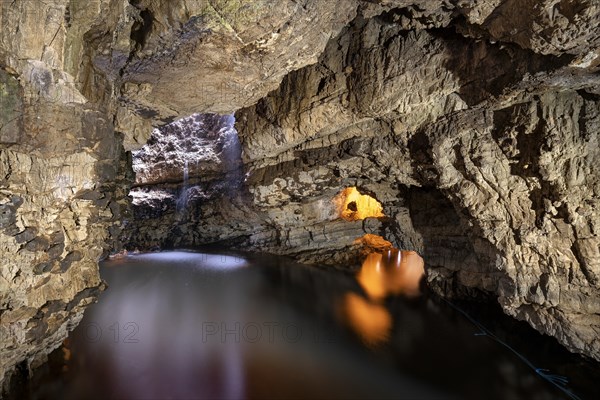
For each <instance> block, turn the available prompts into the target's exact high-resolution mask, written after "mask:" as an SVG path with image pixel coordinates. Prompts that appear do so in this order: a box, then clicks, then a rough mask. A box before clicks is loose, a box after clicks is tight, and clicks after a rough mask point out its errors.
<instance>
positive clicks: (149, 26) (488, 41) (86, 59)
mask: <svg viewBox="0 0 600 400" xmlns="http://www.w3.org/2000/svg"><path fill="white" fill-rule="evenodd" d="M0 21H1V26H2V30H1V33H0V104H1V108H2V110H1V111H2V112H1V113H0V255H2V259H3V260H4V261H3V263H2V268H1V269H0V318H1V321H0V354H1V355H2V357H1V363H0V379H2V377H3V376H4V375H5V374H6V372H7V371H9V370H12V369H13V368H14V367H15V365H17V364H19V363H22V362H26V363H27V364H28V365H35V364H36V363H38V362H39V361H40V360H43V358H44V355H45V354H46V353H47V352H49V351H50V350H51V349H52V348H54V347H56V346H57V345H58V344H60V342H61V340H62V339H63V338H64V337H65V336H66V334H67V332H68V330H69V329H71V328H72V327H73V326H74V325H76V324H77V322H78V320H79V319H80V318H81V313H82V311H83V309H84V307H85V305H86V304H88V303H89V302H90V301H93V298H94V291H95V290H97V288H98V287H100V286H101V282H100V279H99V276H98V271H97V261H98V259H99V258H100V257H102V256H103V255H105V254H107V252H108V251H110V250H113V251H116V250H119V248H118V243H117V241H118V239H119V237H120V235H121V233H120V232H121V230H122V228H123V226H124V224H126V231H125V234H124V236H122V237H124V238H125V239H126V240H127V242H128V247H129V248H130V249H132V248H133V247H140V248H152V247H154V246H159V247H164V246H169V245H170V246H191V245H198V244H203V243H214V242H218V241H227V243H229V244H232V245H236V246H238V247H242V248H247V249H253V250H261V251H270V252H275V253H280V254H289V255H293V256H295V257H297V258H298V259H300V260H302V261H306V262H319V263H330V264H334V265H338V264H340V263H348V262H351V261H353V259H354V258H356V256H357V255H358V254H359V253H360V248H361V246H362V245H361V243H360V242H355V240H356V239H357V238H360V237H362V236H363V235H365V234H367V233H371V234H378V235H381V236H383V237H385V238H386V239H388V240H390V241H391V242H392V244H393V245H394V246H396V247H398V248H402V249H407V250H417V251H419V252H420V253H421V254H422V255H423V256H424V258H425V262H426V265H427V269H428V280H429V283H430V285H431V286H432V287H433V288H435V289H436V290H437V291H439V292H440V293H443V294H445V295H460V296H463V295H468V296H473V295H485V296H487V297H497V298H498V300H499V301H500V303H501V305H502V306H503V308H504V309H505V311H506V312H507V313H509V314H511V315H514V316H516V317H517V318H520V319H525V320H527V321H529V322H530V323H531V324H532V326H534V327H535V328H536V329H538V330H540V331H542V332H546V333H549V334H551V335H554V336H555V337H557V338H558V339H559V340H560V341H561V342H562V343H563V344H565V346H567V347H568V348H570V349H571V350H573V351H577V352H582V353H584V354H587V355H590V356H592V357H595V358H596V359H600V342H599V340H598V337H600V317H599V315H600V249H599V247H600V240H599V230H600V226H599V224H600V216H599V209H600V205H599V202H600V177H599V174H600V173H599V172H598V169H597V168H596V167H595V166H596V165H597V164H598V162H599V161H600V160H599V158H600V150H599V146H598V145H599V143H598V140H599V139H598V137H599V132H600V77H599V75H598V70H599V66H600V50H599V49H600V30H599V29H598V26H600V9H599V6H598V5H597V4H596V3H595V2H593V1H591V0H572V1H566V0H563V1H559V0H541V1H534V0H528V1H522V0H476V1H464V0H446V1H438V0H369V1H367V0H338V1H331V0H294V1H292V0H279V1H276V2H273V1H269V0H261V1H251V2H250V1H239V0H205V1H201V0H198V1H191V0H186V1H182V2H167V1H158V0H131V1H129V2H127V1H122V0H99V1H94V2H80V1H77V0H70V1H68V0H54V1H52V2H32V1H26V0H16V1H13V2H3V3H2V4H1V6H0ZM234 111H236V114H235V117H236V120H237V122H236V128H237V130H238V132H239V137H240V141H241V143H240V147H238V146H237V144H235V143H232V142H230V141H227V140H224V138H226V137H231V136H230V135H224V136H223V135H222V133H224V132H231V130H230V128H227V124H228V123H230V121H229V120H227V119H225V120H223V119H220V118H218V117H215V116H213V117H202V118H205V119H202V118H200V117H198V118H200V119H197V120H196V123H197V125H198V126H196V127H194V128H193V129H194V130H193V131H190V130H186V129H187V128H185V127H184V128H183V129H179V128H181V127H179V128H176V129H175V128H173V126H171V127H167V128H163V129H162V131H163V132H167V133H168V134H170V135H172V136H173V137H177V143H183V144H184V145H185V148H186V149H187V150H193V149H194V148H195V149H196V150H198V151H197V152H196V153H194V151H192V152H190V154H189V155H188V156H189V157H185V156H181V157H179V156H178V153H177V152H176V151H175V150H176V149H175V148H174V149H172V151H171V153H170V154H169V153H168V152H167V153H166V154H162V151H163V150H164V149H167V147H166V146H167V145H168V144H169V143H167V142H161V139H160V137H155V138H153V139H151V142H150V144H151V145H153V146H155V150H154V153H153V152H152V150H149V151H148V150H145V151H146V153H142V154H139V155H138V156H139V157H138V158H137V159H138V160H141V163H140V164H138V165H137V166H136V169H137V170H138V173H139V174H138V178H137V179H138V181H137V182H134V178H133V176H132V174H131V169H130V168H131V164H132V159H131V157H130V155H129V154H128V153H126V151H130V150H136V149H138V148H140V147H141V146H143V145H144V144H145V143H146V141H148V139H149V138H150V135H151V133H152V126H155V127H156V126H160V125H164V124H166V123H169V122H172V121H173V120H174V119H175V118H179V117H186V116H189V115H190V114H192V113H194V112H201V113H207V112H212V113H221V114H229V113H232V112H234ZM211 118H212V119H211ZM211 121H212V122H211ZM222 122H227V123H226V124H225V126H226V129H225V130H224V131H223V132H220V131H219V129H220V127H221V125H220V124H221V123H222ZM192 125H193V124H192ZM200 125H202V126H200ZM173 129H175V130H173ZM177 129H179V130H177ZM169 132H170V133H169ZM188 134H189V135H188ZM190 135H191V136H190ZM190 138H195V140H190ZM179 139H182V141H181V142H180V141H179ZM185 139H187V143H185V141H186V140H185ZM171 144H172V143H171ZM156 149H159V150H158V151H157V150H156ZM200 149H210V151H209V152H206V153H204V152H202V153H201V152H200ZM202 151H204V150H202ZM161 154H162V160H160V156H161ZM194 154H196V155H198V157H191V156H192V155H194ZM234 154H241V160H242V162H243V165H241V164H240V163H239V161H238V159H237V157H234V156H233V155H234ZM165 156H166V157H165ZM232 157H233V158H234V159H236V161H234V162H232V161H231V159H232ZM188 158H189V159H188ZM144 161H145V164H144V163H143V162H144ZM186 161H187V164H188V177H187V180H186V182H185V185H188V186H189V187H184V174H183V169H184V166H185V163H186ZM192 161H194V163H193V165H194V166H193V167H190V166H191V165H192V163H191V162H192ZM152 167H156V168H152ZM130 185H134V186H137V188H136V189H135V193H136V196H135V197H134V201H135V202H134V213H133V214H134V215H135V217H136V218H133V217H132V216H131V215H130V214H129V209H130V201H131V200H130V199H129V198H128V197H127V193H128V191H129V186H130ZM351 186H356V187H357V188H358V189H359V190H360V191H361V192H362V193H364V194H369V195H372V196H373V197H375V198H376V199H377V200H378V201H380V202H381V204H382V205H383V212H384V214H385V215H386V217H382V218H378V219H377V218H368V219H365V220H362V221H346V220H343V219H341V218H340V217H339V210H338V209H337V208H336V205H335V201H334V199H335V198H336V196H338V195H339V193H340V192H341V191H342V190H343V189H344V188H347V187H351ZM182 194H184V196H182ZM182 198H183V203H184V206H185V207H181V204H182V201H181V199H182ZM178 200H180V201H179V202H178ZM178 205H179V207H178ZM354 261H355V260H354Z"/></svg>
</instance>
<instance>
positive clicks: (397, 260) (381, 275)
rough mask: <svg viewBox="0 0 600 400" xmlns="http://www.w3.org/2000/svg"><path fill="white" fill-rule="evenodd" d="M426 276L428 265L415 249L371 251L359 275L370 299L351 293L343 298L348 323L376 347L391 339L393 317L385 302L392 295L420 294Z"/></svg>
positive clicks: (362, 337) (414, 295)
mask: <svg viewBox="0 0 600 400" xmlns="http://www.w3.org/2000/svg"><path fill="white" fill-rule="evenodd" d="M424 275H425V264H424V262H423V258H421V257H420V256H419V255H418V254H417V253H416V252H414V251H400V250H396V249H394V250H388V251H387V252H386V253H385V254H381V253H370V254H369V255H368V256H367V258H366V259H365V261H364V262H363V264H362V267H361V269H360V271H359V273H358V275H357V277H356V279H357V280H358V282H359V283H360V285H361V286H362V288H363V289H364V291H365V293H366V294H367V296H368V298H364V297H361V296H359V295H357V294H355V293H352V292H350V293H348V294H346V295H345V296H344V300H343V314H344V318H345V319H346V322H347V324H348V325H349V326H350V327H351V328H352V329H353V330H354V331H355V332H356V333H357V334H358V335H359V336H360V337H361V339H362V340H363V342H364V343H365V344H366V345H368V346H370V347H375V346H378V345H381V344H384V343H385V342H387V341H388V340H389V337H390V332H391V329H392V316H391V314H390V312H389V311H388V309H387V308H386V307H385V306H384V305H383V304H382V302H383V300H384V299H385V298H386V297H387V296H390V295H404V296H406V297H416V296H418V295H419V294H420V293H421V292H420V283H421V280H422V278H423V276H424Z"/></svg>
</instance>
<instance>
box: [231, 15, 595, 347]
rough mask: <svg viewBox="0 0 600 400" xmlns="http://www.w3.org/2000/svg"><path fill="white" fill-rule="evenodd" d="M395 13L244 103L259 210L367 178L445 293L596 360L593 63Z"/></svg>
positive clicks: (396, 230) (247, 155) (396, 237)
mask: <svg viewBox="0 0 600 400" xmlns="http://www.w3.org/2000/svg"><path fill="white" fill-rule="evenodd" d="M592 11H593V12H592ZM592 11H590V10H587V11H585V13H586V15H588V14H587V13H588V12H589V13H593V17H594V18H596V17H597V10H595V11H594V10H592ZM396 12H398V11H396ZM594 13H595V14H594ZM400 14H402V13H400ZM391 21H393V18H390V15H389V14H388V15H386V16H385V18H383V17H374V18H372V19H370V20H368V21H361V19H360V18H359V19H357V20H356V21H354V22H353V23H352V24H351V25H350V26H349V27H348V28H347V29H346V30H345V31H344V32H342V34H341V35H340V36H339V37H338V38H337V39H336V40H335V41H333V42H331V43H330V46H328V48H327V49H326V50H325V52H324V54H323V56H322V57H321V59H320V62H319V63H318V64H317V65H315V66H311V67H307V68H305V69H303V70H300V71H297V72H295V73H292V74H290V75H289V76H288V78H286V79H285V80H284V82H283V83H282V85H281V87H280V89H279V90H278V91H277V92H273V93H271V94H270V95H269V96H267V97H266V98H265V99H262V100H261V101H259V103H258V104H257V105H256V106H254V107H252V108H249V109H245V110H242V111H240V112H238V114H237V118H238V125H237V127H238V130H239V132H240V137H241V140H242V144H243V159H244V161H245V162H246V163H247V166H248V169H249V174H250V178H249V181H250V192H251V193H252V194H253V201H254V203H255V205H256V206H257V207H262V208H265V207H268V208H273V209H276V208H287V207H290V205H291V204H293V203H294V202H295V201H299V202H309V201H311V200H310V198H311V197H313V196H320V195H323V193H327V192H329V193H330V195H333V193H334V191H335V190H339V189H340V188H343V187H345V186H348V185H356V186H358V187H359V188H363V189H364V190H365V191H366V192H369V193H373V194H374V195H375V197H377V198H378V199H379V200H380V201H381V202H382V203H383V204H384V212H385V213H386V215H387V216H388V217H389V218H390V219H391V221H387V222H384V223H383V224H382V226H381V230H380V233H381V234H383V235H384V236H385V237H386V238H388V239H390V240H392V242H393V243H394V245H396V246H399V247H401V248H408V249H414V250H417V251H419V252H420V253H421V254H423V256H424V258H425V260H426V263H427V265H428V280H429V283H430V285H431V286H433V287H434V288H435V289H436V290H438V291H439V292H440V293H443V294H445V295H470V296H473V295H478V294H483V295H485V296H490V295H493V296H497V297H498V300H499V302H500V304H501V305H502V306H503V308H504V310H505V311H506V312H507V313H509V314H511V315H514V316H516V317H517V318H520V319H524V320H527V321H528V322H529V323H531V325H532V326H534V327H535V328H536V329H538V330H540V331H542V332H545V333H548V334H550V335H553V336H555V337H557V338H558V339H559V341H561V343H563V344H564V345H565V346H567V347H568V348H569V349H571V350H573V351H578V352H582V353H584V354H588V355H591V356H592V357H595V358H597V359H600V341H599V339H598V338H599V337H600V316H599V315H600V314H599V311H600V284H599V281H598V272H599V269H598V268H599V265H600V253H599V245H600V238H599V236H598V233H599V231H598V221H600V213H599V201H600V199H599V197H598V193H599V184H600V175H599V173H598V170H597V168H595V165H597V163H598V157H600V150H599V148H598V140H599V134H600V131H599V125H598V115H599V111H600V97H599V96H598V85H599V83H600V81H599V79H598V75H597V74H594V73H593V72H594V71H596V70H597V68H594V67H589V66H588V68H587V69H585V68H584V69H583V70H584V71H581V65H574V64H572V60H573V59H575V58H572V57H568V56H562V57H549V56H543V55H537V54H535V53H533V52H531V51H528V50H524V49H521V48H519V47H517V46H515V45H510V44H499V43H492V42H489V41H483V40H479V39H471V38H465V37H461V36H458V35H456V34H455V33H454V32H453V31H452V30H451V29H447V28H446V29H441V30H440V29H435V30H410V31H404V30H402V29H401V28H400V27H399V26H398V24H395V23H391ZM462 28H463V26H462V25H460V26H459V27H458V28H457V29H458V31H460V29H462ZM569 34H570V33H569ZM588 34H590V35H593V33H589V32H586V35H588ZM565 35H566V33H565ZM513 40H514V41H515V42H517V43H519V44H522V43H520V42H519V40H520V39H518V38H513ZM573 46H575V44H573ZM529 47H533V48H534V49H535V50H536V51H539V52H540V53H546V52H547V51H546V48H544V47H540V46H533V45H531V46H529ZM567 48H568V49H574V48H575V47H572V46H567V47H565V48H564V49H562V50H561V51H560V52H562V51H566V50H567ZM581 51H587V49H585V50H583V49H582V50H581ZM570 63H571V66H569V64H570ZM299 171H301V172H299ZM301 176H307V177H310V178H309V179H303V178H301ZM393 188H395V189H396V193H395V194H390V189H393ZM442 196H443V197H442ZM302 197H303V198H304V199H302ZM444 198H445V199H444ZM287 214H288V215H289V213H287ZM286 223H291V221H288V222H284V223H281V226H285V225H286ZM278 229H282V228H281V227H279V228H278ZM293 251H294V250H291V252H293Z"/></svg>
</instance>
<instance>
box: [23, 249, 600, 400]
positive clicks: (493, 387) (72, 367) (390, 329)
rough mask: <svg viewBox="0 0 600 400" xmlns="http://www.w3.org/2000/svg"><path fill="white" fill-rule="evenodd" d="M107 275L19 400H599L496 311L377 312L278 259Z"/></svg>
mask: <svg viewBox="0 0 600 400" xmlns="http://www.w3.org/2000/svg"><path fill="white" fill-rule="evenodd" d="M101 275H102V277H103V279H105V280H106V281H107V283H108V285H109V288H108V289H107V290H106V291H105V292H104V293H103V294H102V295H101V296H100V299H99V301H98V303H97V304H95V305H92V306H91V307H89V308H88V310H87V311H86V313H85V316H84V319H83V321H82V322H81V324H80V325H79V326H78V327H77V328H76V329H75V331H73V332H72V334H71V335H70V337H69V339H68V340H67V341H66V343H65V346H63V347H62V348H60V349H58V350H57V351H55V352H54V353H53V354H52V355H51V360H50V362H49V363H48V364H47V365H46V366H45V367H44V368H42V369H41V370H39V371H38V372H37V373H36V375H35V376H34V377H33V379H32V380H31V381H29V382H27V383H23V385H21V386H20V387H18V388H17V389H16V390H15V391H14V392H13V393H12V396H13V397H15V398H31V399H107V398H127V399H163V398H164V399H192V398H200V399H220V398H222V399H262V398H272V399H287V398H297V399H308V398H315V399H325V398H327V399H334V398H340V399H351V398H374V399H383V398H407V399H417V398H421V399H442V398H456V399H464V398H470V399H528V400H529V399H556V398H569V393H572V395H573V396H575V397H573V398H577V397H579V398H582V399H592V398H596V395H597V389H596V388H597V387H598V386H597V381H598V378H600V368H599V367H598V364H597V363H595V362H592V361H589V360H586V359H584V358H582V357H579V356H576V355H572V354H570V353H568V352H567V351H566V350H564V349H563V348H562V347H561V346H560V345H558V344H557V343H556V341H555V340H554V339H552V338H549V337H545V336H542V335H540V334H538V333H536V332H535V331H533V330H532V329H531V328H529V327H528V326H527V325H526V324H524V323H520V322H516V321H514V320H512V319H511V318H508V317H506V316H504V315H503V314H502V313H501V312H500V311H499V310H498V309H497V308H496V307H494V306H491V305H487V306H486V305H473V304H471V305H469V304H462V305H460V310H458V309H456V308H454V307H453V306H452V305H450V304H448V303H446V302H444V301H443V300H441V299H439V298H437V297H435V296H433V295H432V294H428V293H424V294H422V295H421V296H418V297H411V298H407V297H403V296H402V295H397V296H393V297H388V298H387V299H385V300H384V301H380V302H373V301H371V300H370V299H369V298H368V297H367V295H366V292H365V291H364V290H363V289H362V288H361V286H360V285H359V283H358V282H357V280H356V279H355V277H354V276H352V275H349V274H343V273H340V272H337V271H329V270H324V269H318V268H308V267H303V266H299V265H295V264H293V263H291V262H290V261H289V260H287V259H285V258H279V257H273V256H256V255H251V256H242V257H240V256H238V257H234V256H232V255H221V254H206V253H204V254H200V253H187V252H172V253H159V254H147V255H139V256H130V257H128V258H127V259H124V260H117V261H109V262H104V263H102V265H101ZM455 306H456V305H455ZM461 310H462V311H461ZM464 311H466V312H467V315H469V316H471V317H472V318H474V321H476V322H477V323H479V324H481V326H478V325H477V324H475V323H474V322H473V321H472V320H470V319H469V318H468V317H467V315H465V314H463V312H464ZM482 333H486V334H485V335H483V334H482ZM535 368H543V369H546V370H548V371H549V372H547V373H552V374H557V375H561V376H565V377H566V378H567V379H568V380H569V383H568V384H567V385H566V386H565V387H564V390H561V389H559V388H558V387H557V386H555V385H553V384H552V383H551V382H549V381H548V380H546V379H544V378H543V377H542V376H540V373H537V372H536V371H535Z"/></svg>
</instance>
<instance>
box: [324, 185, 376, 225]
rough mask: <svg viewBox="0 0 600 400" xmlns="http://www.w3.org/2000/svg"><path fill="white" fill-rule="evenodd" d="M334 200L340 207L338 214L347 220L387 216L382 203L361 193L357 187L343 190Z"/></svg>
mask: <svg viewBox="0 0 600 400" xmlns="http://www.w3.org/2000/svg"><path fill="white" fill-rule="evenodd" d="M334 202H335V204H336V205H337V208H338V215H339V216H340V218H343V219H345V220H346V221H358V220H361V219H365V218H369V217H375V218H379V217H385V215H384V214H383V207H382V206H381V203H380V202H378V201H377V200H375V199H374V198H373V197H371V196H369V195H366V194H360V192H359V191H358V190H357V189H356V188H355V187H349V188H346V189H344V190H342V192H341V193H340V194H338V195H337V196H336V197H335V199H334Z"/></svg>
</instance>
